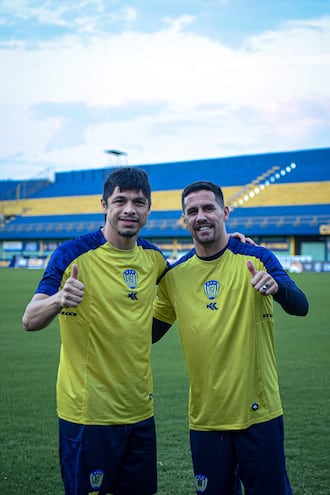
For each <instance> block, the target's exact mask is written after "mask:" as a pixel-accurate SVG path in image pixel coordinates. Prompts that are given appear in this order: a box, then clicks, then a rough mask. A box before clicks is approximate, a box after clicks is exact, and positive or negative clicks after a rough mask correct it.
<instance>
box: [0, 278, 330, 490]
mask: <svg viewBox="0 0 330 495" xmlns="http://www.w3.org/2000/svg"><path fill="white" fill-rule="evenodd" d="M40 276H41V272H40V271H39V270H35V271H33V270H31V271H27V270H14V269H3V270H0V290H1V299H0V314H1V321H0V337H1V359H0V373H1V407H0V493H1V494H2V493H3V494H4V493H6V494H16V495H27V494H29V495H32V494H36V495H61V494H62V493H63V489H62V483H61V479H60V474H59V468H58V454H57V417H56V411H55V380H56V371H57V363H58V354H59V345H60V342H59V334H58V325H57V322H53V323H52V325H50V326H49V327H48V328H47V329H45V330H43V331H40V332H32V333H28V332H24V331H23V330H22V326H21V317H22V313H23V311H24V308H25V305H26V303H27V302H28V300H29V299H30V297H31V296H32V293H33V291H34V289H35V286H36V284H37V281H38V280H39V278H40ZM293 278H294V279H295V280H296V281H297V283H298V285H299V286H300V287H301V288H302V289H303V290H304V291H305V293H306V295H307V296H308V298H309V301H310V313H309V315H308V316H307V317H305V318H298V317H292V316H288V315H286V314H285V313H284V312H283V311H282V310H281V309H280V308H279V307H278V306H276V305H275V314H276V325H275V329H276V346H277V360H278V368H279V375H280V384H281V391H282V399H283V404H284V410H285V412H284V418H285V429H286V454H287V467H288V472H289V477H290V480H291V484H292V487H293V490H294V494H295V495H328V494H329V493H330V474H329V473H330V470H329V446H330V380H329V378H330V374H329V370H330V359H329V352H330V325H329V307H328V305H329V306H330V274H323V273H321V274H312V273H306V274H298V275H294V276H293ZM152 359H153V372H154V392H155V417H156V423H157V432H158V465H159V492H158V493H159V495H190V494H191V495H193V494H194V493H195V492H194V484H193V476H192V468H191V461H190V451H189V442H188V423H187V398H188V381H187V376H186V371H185V365H184V362H183V355H182V351H181V347H180V343H179V340H178V336H177V332H176V331H174V330H173V329H172V330H171V331H170V332H169V333H168V334H167V335H166V337H165V338H164V339H163V340H162V341H161V342H159V343H158V344H156V345H155V346H154V347H153V355H152ZM265 495H267V494H265Z"/></svg>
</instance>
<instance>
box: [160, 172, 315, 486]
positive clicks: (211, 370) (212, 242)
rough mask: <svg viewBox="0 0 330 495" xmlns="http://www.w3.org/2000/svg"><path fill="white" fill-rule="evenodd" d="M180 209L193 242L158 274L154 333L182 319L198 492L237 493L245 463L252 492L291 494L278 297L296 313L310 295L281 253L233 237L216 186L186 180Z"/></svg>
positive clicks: (302, 311)
mask: <svg viewBox="0 0 330 495" xmlns="http://www.w3.org/2000/svg"><path fill="white" fill-rule="evenodd" d="M182 209H183V219H184V223H185V224H186V226H187V227H188V229H189V232H190V234H191V236H192V238H193V240H194V245H195V247H194V248H193V249H192V250H191V251H190V252H189V253H187V254H186V255H185V256H183V257H182V258H181V259H180V260H178V261H177V262H176V263H175V264H173V265H171V266H170V267H169V269H168V271H167V272H166V274H165V275H164V276H163V277H162V279H161V280H160V283H159V286H158V289H157V298H156V301H155V306H154V324H153V341H154V342H156V341H157V340H159V339H160V338H161V337H162V336H163V335H164V334H165V333H166V331H167V330H168V329H169V328H170V326H171V325H172V324H173V323H174V321H175V320H177V323H178V328H179V333H180V338H181V341H182V345H183V351H184V356H185V360H186V364H187V369H188V375H189V379H190V397H189V426H190V441H191V452H192V460H193V467H194V473H195V481H196V491H197V493H198V494H204V495H231V494H232V493H233V486H234V482H235V469H236V466H237V464H238V465H239V474H240V477H241V480H242V482H243V485H244V488H245V493H246V495H252V494H253V495H289V494H290V493H291V488H290V484H289V482H288V479H287V477H286V468H285V455H284V446H283V443H284V442H283V438H284V433H283V417H282V415H283V409H282V404H281V399H280V393H279V384H278V376H277V369H276V361H275V350H274V336H273V300H275V301H276V302H277V303H279V304H280V305H281V306H282V308H283V309H284V310H285V311H286V312H287V313H289V314H292V315H297V316H305V315H306V314H307V312H308V301H307V299H306V297H305V295H304V293H303V292H302V291H301V290H300V289H299V288H298V287H297V286H296V284H295V283H294V281H293V280H292V279H291V278H290V277H289V276H288V275H287V273H286V272H285V271H284V269H283V268H282V266H281V265H280V263H279V261H278V259H277V258H276V257H275V256H274V254H273V253H271V252H270V251H269V250H267V249H266V248H263V247H261V246H256V245H254V246H253V245H250V244H247V243H245V244H242V243H240V242H239V241H237V240H236V239H234V238H233V237H229V235H228V234H227V231H226V225H225V224H226V222H227V220H228V218H229V208H228V207H227V206H225V204H224V199H223V194H222V190H221V188H220V187H219V186H218V185H217V184H214V183H211V182H208V181H198V182H195V183H192V184H190V185H188V186H187V187H186V188H185V189H184V191H183V193H182Z"/></svg>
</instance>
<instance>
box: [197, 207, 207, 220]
mask: <svg viewBox="0 0 330 495" xmlns="http://www.w3.org/2000/svg"><path fill="white" fill-rule="evenodd" d="M205 220H206V216H205V213H204V210H203V208H198V211H197V215H196V221H197V222H205Z"/></svg>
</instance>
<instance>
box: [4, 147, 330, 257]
mask: <svg viewBox="0 0 330 495" xmlns="http://www.w3.org/2000/svg"><path fill="white" fill-rule="evenodd" d="M113 168H115V167H110V168H109V167H108V168H101V169H100V168H92V169H89V170H82V171H71V172H59V173H56V174H55V180H54V181H50V180H48V179H45V180H31V181H24V182H20V181H0V220H1V221H0V245H1V252H0V255H1V257H2V259H9V258H11V257H12V256H16V255H23V256H29V255H31V252H33V249H35V250H36V251H37V252H38V253H39V254H40V253H42V255H47V254H49V253H50V252H51V250H52V249H53V248H54V246H56V245H58V243H60V242H63V240H65V239H68V238H72V237H75V236H77V235H81V234H82V233H84V232H87V231H89V230H94V229H97V228H99V227H100V226H101V225H102V224H103V221H104V218H103V214H102V213H101V207H100V198H101V195H102V189H103V183H104V180H105V179H106V177H107V176H108V175H109V173H110V171H111V170H112V169H113ZM140 168H142V169H143V170H145V171H146V172H147V173H148V175H149V178H150V182H151V186H152V191H153V193H152V211H151V214H150V217H149V221H148V223H147V225H146V227H145V228H144V229H143V231H142V235H143V236H144V237H146V238H148V239H151V240H152V241H154V242H156V243H158V244H159V245H160V246H161V247H164V246H166V252H167V254H169V255H173V256H176V255H177V254H181V251H184V250H186V248H187V247H189V245H190V242H191V239H190V237H189V233H188V231H187V230H185V229H184V227H183V225H182V221H181V204H180V201H181V197H180V195H181V191H182V189H183V188H184V187H185V186H186V185H187V184H188V183H190V182H192V181H195V180H211V181H214V182H217V183H218V184H219V185H220V186H221V187H222V188H223V191H224V195H225V201H226V204H228V205H229V206H230V208H231V215H230V219H229V222H228V230H229V231H235V230H238V231H241V232H244V233H245V234H246V235H249V236H251V237H253V238H255V239H256V240H257V241H258V242H259V243H265V244H267V245H269V246H270V247H271V248H272V249H273V250H275V252H276V251H277V250H278V251H279V252H284V253H285V254H297V255H301V254H304V253H305V252H307V251H308V249H309V250H310V251H311V252H312V255H313V256H314V257H315V256H316V257H320V256H322V259H326V260H328V256H329V250H330V247H329V244H330V241H329V235H330V148H325V149H316V150H300V151H290V152H280V153H267V154H258V155H246V156H238V157H227V158H210V159H207V160H194V161H185V162H172V163H159V164H153V165H143V166H140ZM15 242H16V244H15ZM19 243H20V244H19ZM31 243H32V244H31ZM15 245H16V248H17V249H15ZM19 246H20V247H19ZM25 246H28V249H25ZM274 248H275V249H274Z"/></svg>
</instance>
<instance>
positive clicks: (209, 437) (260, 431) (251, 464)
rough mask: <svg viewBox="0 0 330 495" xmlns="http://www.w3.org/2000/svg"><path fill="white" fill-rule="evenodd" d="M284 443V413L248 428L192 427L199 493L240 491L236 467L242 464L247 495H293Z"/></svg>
mask: <svg viewBox="0 0 330 495" xmlns="http://www.w3.org/2000/svg"><path fill="white" fill-rule="evenodd" d="M283 444H284V432H283V418H282V416H280V417H279V418H275V419H273V420H271V421H266V422H264V423H260V424H257V425H253V426H251V427H250V428H247V429H245V430H237V431H195V430H191V431H190V445H191V453H192V461H193V466H194V474H195V481H196V491H197V493H198V494H204V495H233V493H237V492H235V484H236V479H235V470H236V467H237V464H238V465H239V476H240V478H241V480H242V483H243V486H244V489H245V495H252V494H253V495H292V492H291V488H290V483H289V480H288V478H287V474H286V467H285V454H284V445H283ZM236 490H237V487H236ZM238 493H239V492H238Z"/></svg>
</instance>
